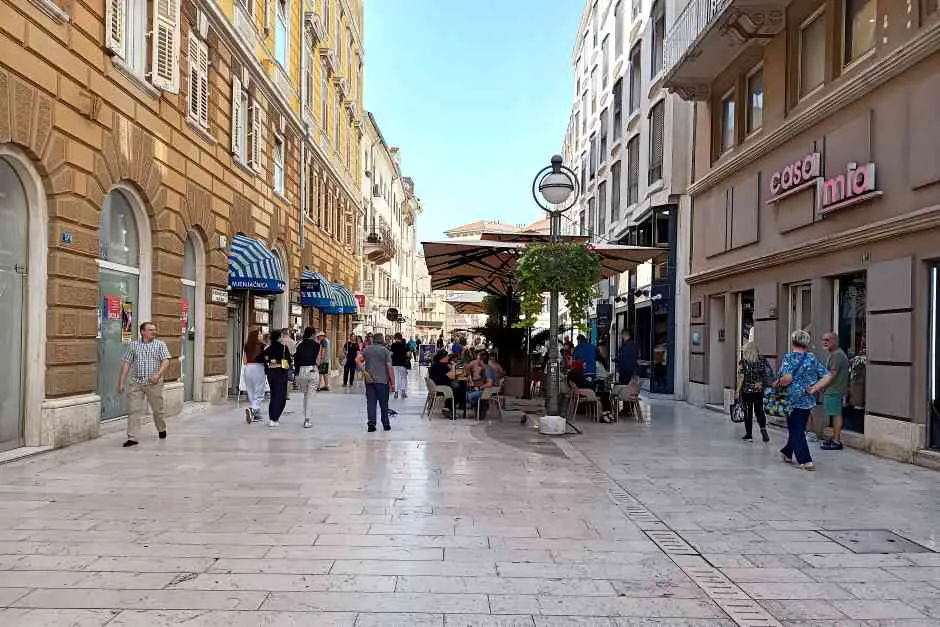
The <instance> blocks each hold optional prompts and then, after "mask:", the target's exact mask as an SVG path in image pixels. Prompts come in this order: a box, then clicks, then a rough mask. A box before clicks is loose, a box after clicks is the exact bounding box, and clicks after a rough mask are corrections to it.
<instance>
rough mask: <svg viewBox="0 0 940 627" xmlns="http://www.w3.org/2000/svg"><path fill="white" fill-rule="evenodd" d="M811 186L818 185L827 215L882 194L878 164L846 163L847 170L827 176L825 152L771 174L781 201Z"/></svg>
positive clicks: (819, 203)
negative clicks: (879, 184)
mask: <svg viewBox="0 0 940 627" xmlns="http://www.w3.org/2000/svg"><path fill="white" fill-rule="evenodd" d="M810 187H815V188H816V213H818V214H820V215H823V214H826V213H829V212H831V211H835V210H837V209H842V208H843V207H848V206H851V205H854V204H857V203H860V202H864V201H866V200H871V199H872V198H877V197H878V196H881V195H882V194H883V192H881V191H879V190H878V189H877V184H876V179H875V164H874V163H866V164H863V165H861V166H859V165H858V164H857V163H854V162H853V163H849V164H848V165H846V168H845V172H843V173H840V174H838V175H836V176H834V177H831V178H828V179H827V178H826V177H825V176H823V174H822V155H821V154H820V153H818V152H814V153H810V154H808V155H806V156H805V157H803V158H802V159H799V160H797V161H795V162H793V163H791V164H789V165H787V166H786V167H784V168H783V169H781V170H779V171H777V172H774V173H773V174H772V175H771V176H770V199H769V200H767V204H773V203H777V202H780V201H781V200H783V199H784V198H787V197H789V196H792V195H794V194H797V193H799V192H801V191H803V190H805V189H809V188H810Z"/></svg>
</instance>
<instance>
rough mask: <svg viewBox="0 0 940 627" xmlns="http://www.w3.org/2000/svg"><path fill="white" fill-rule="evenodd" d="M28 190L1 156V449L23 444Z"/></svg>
mask: <svg viewBox="0 0 940 627" xmlns="http://www.w3.org/2000/svg"><path fill="white" fill-rule="evenodd" d="M27 220H28V210H27V199H26V191H25V189H24V188H23V184H22V182H21V181H20V178H19V176H18V175H17V173H16V172H15V171H14V170H13V167H12V166H10V165H9V164H7V163H6V162H5V161H3V160H2V159H0V224H2V225H3V228H2V229H0V345H3V346H5V347H6V352H7V355H6V357H5V358H4V359H3V360H0V451H5V450H8V449H11V448H16V447H18V446H21V445H22V444H23V414H24V411H23V405H24V403H23V396H24V394H23V388H24V377H23V373H24V372H25V369H26V361H25V359H24V358H23V351H24V341H23V330H24V325H23V321H24V317H25V314H24V311H25V305H26V299H25V296H26V291H25V287H26V271H27V270H26V268H27V265H26V262H27V258H26V257H27V244H26V242H27V241H28V236H27Z"/></svg>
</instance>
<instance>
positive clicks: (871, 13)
mask: <svg viewBox="0 0 940 627" xmlns="http://www.w3.org/2000/svg"><path fill="white" fill-rule="evenodd" d="M877 19H878V3H877V2H876V1H875V0H845V51H844V52H845V56H844V58H843V61H844V62H845V63H846V64H848V63H851V62H853V61H855V60H857V59H859V58H860V57H861V56H862V55H864V54H865V53H866V52H868V51H869V50H871V49H872V48H874V47H875V32H876V30H877Z"/></svg>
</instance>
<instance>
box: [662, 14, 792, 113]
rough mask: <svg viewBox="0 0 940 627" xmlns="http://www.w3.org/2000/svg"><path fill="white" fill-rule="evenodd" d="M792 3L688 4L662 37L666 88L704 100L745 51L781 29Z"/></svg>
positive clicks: (686, 98) (764, 41)
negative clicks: (715, 81)
mask: <svg viewBox="0 0 940 627" xmlns="http://www.w3.org/2000/svg"><path fill="white" fill-rule="evenodd" d="M790 1H791V0H763V1H761V0H689V3H688V4H687V5H686V7H685V8H684V9H683V10H682V11H681V12H680V13H679V16H678V17H677V18H676V21H675V23H673V25H672V27H671V28H670V30H669V32H668V33H667V34H666V41H665V46H664V48H665V50H664V57H665V59H664V65H665V73H666V78H665V81H664V85H665V87H667V88H669V89H671V90H672V91H674V92H676V93H677V94H679V96H680V97H681V98H683V99H685V100H705V99H707V98H708V97H709V92H710V86H711V84H712V82H713V81H714V80H715V78H716V77H717V76H718V75H719V74H720V73H721V72H722V71H723V70H724V69H725V68H726V67H728V65H729V64H730V63H731V62H732V61H734V60H735V58H737V56H738V55H739V54H741V53H742V52H743V51H744V50H746V49H748V48H750V47H751V46H757V45H763V44H765V43H767V42H768V41H770V40H771V39H772V38H773V37H775V36H776V35H777V34H779V33H780V32H781V31H782V30H783V29H784V27H785V26H786V11H785V9H786V7H787V5H788V4H790Z"/></svg>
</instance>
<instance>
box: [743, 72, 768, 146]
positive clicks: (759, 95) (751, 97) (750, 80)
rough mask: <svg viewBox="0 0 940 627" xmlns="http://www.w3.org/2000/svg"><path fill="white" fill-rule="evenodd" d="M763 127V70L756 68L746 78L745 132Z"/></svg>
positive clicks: (751, 131)
mask: <svg viewBox="0 0 940 627" xmlns="http://www.w3.org/2000/svg"><path fill="white" fill-rule="evenodd" d="M763 125H764V70H763V68H757V69H756V70H754V71H753V72H751V74H750V75H749V76H748V77H747V132H748V133H753V132H754V131H756V130H757V129H759V128H760V127H761V126H763Z"/></svg>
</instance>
